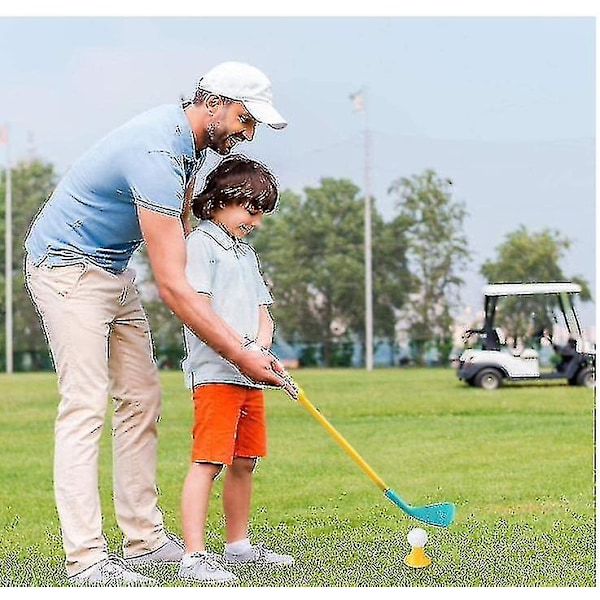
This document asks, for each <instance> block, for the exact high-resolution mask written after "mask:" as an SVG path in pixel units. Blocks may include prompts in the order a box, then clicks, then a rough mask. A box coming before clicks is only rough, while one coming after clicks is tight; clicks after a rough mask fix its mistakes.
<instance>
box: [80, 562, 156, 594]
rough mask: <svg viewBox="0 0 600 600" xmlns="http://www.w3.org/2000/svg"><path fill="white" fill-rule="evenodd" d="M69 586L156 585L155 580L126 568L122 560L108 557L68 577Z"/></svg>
mask: <svg viewBox="0 0 600 600" xmlns="http://www.w3.org/2000/svg"><path fill="white" fill-rule="evenodd" d="M69 583H70V584H71V585H100V586H110V587H114V586H121V585H158V582H157V581H156V580H155V579H152V578H150V577H146V576H144V575H141V574H140V573H136V572H135V571H132V570H130V569H128V568H127V565H126V564H125V562H124V561H123V559H122V558H119V557H118V556H109V557H108V558H106V559H104V560H101V561H100V562H99V563H96V564H95V565H92V566H91V567H88V568H87V569H85V571H81V573H77V575H73V576H72V577H69Z"/></svg>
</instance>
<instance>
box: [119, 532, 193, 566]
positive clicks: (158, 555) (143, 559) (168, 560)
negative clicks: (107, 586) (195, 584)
mask: <svg viewBox="0 0 600 600" xmlns="http://www.w3.org/2000/svg"><path fill="white" fill-rule="evenodd" d="M184 550H185V546H184V544H183V540H181V539H180V538H178V537H177V536H176V535H173V534H172V533H167V541H166V542H165V543H164V544H163V545H162V546H159V547H158V548H156V550H151V551H150V552H146V553H144V554H137V555H136V556H128V557H126V558H125V562H126V563H127V564H128V565H147V564H156V563H162V564H175V563H178V562H179V561H180V560H181V557H182V556H183V552H184Z"/></svg>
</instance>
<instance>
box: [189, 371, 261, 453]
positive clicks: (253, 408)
mask: <svg viewBox="0 0 600 600" xmlns="http://www.w3.org/2000/svg"><path fill="white" fill-rule="evenodd" d="M193 397H194V429H193V442H192V461H194V462H210V463H217V464H224V465H230V464H231V463H232V462H233V459H234V458H237V457H244V458H258V457H263V456H266V455H267V431H266V429H267V427H266V417H265V400H264V393H263V390H261V389H257V388H250V387H244V386H241V385H232V384H228V383H209V384H205V385H199V386H197V387H196V388H194V396H193Z"/></svg>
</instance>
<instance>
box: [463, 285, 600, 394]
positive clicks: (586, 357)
mask: <svg viewBox="0 0 600 600" xmlns="http://www.w3.org/2000/svg"><path fill="white" fill-rule="evenodd" d="M580 292H581V287H580V286H579V285H577V284H574V283H505V284H504V283H503V284H490V285H486V286H485V287H484V288H483V296H484V323H483V328H482V329H469V330H467V331H466V332H465V335H464V336H463V339H464V340H465V343H466V344H467V343H469V341H470V338H471V336H473V335H475V336H477V341H478V345H479V348H470V349H466V350H464V351H463V353H462V354H461V356H460V358H459V365H458V369H457V375H458V378H459V379H460V380H461V381H465V382H466V383H468V384H469V385H472V386H476V387H481V388H484V389H486V390H494V389H496V388H498V387H500V386H501V385H502V384H503V382H504V381H535V380H549V379H557V380H561V379H562V380H566V381H567V382H568V383H569V384H570V385H579V386H585V387H594V385H595V381H596V354H595V351H594V352H589V351H585V349H584V347H583V343H584V340H583V332H582V330H581V326H580V324H579V319H578V317H577V313H576V311H575V305H574V302H573V299H574V297H575V296H576V295H577V294H579V293H580ZM515 296H522V297H523V296H546V297H548V296H552V298H547V300H551V301H552V306H553V307H556V308H557V310H554V311H553V312H554V315H553V317H554V322H555V323H556V324H559V322H560V324H561V325H564V327H565V329H566V332H568V336H569V339H568V342H567V343H566V344H557V343H554V341H553V340H552V335H551V334H548V333H546V331H544V333H539V334H538V338H537V340H538V349H536V348H535V347H524V348H522V349H520V350H519V349H517V348H515V347H510V346H509V345H508V344H507V343H506V340H505V339H503V334H502V329H501V328H498V327H497V326H496V323H495V321H496V317H497V310H496V309H497V308H498V305H499V303H500V304H501V299H502V298H507V297H515ZM559 316H560V317H562V318H561V319H560V320H559ZM542 338H545V343H546V345H547V347H551V348H553V349H554V352H555V353H556V356H555V357H554V368H553V369H552V370H546V371H541V370H540V356H539V354H540V353H539V347H540V343H541V340H542ZM530 345H531V346H535V344H530Z"/></svg>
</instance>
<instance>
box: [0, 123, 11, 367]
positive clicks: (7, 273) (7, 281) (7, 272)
mask: <svg viewBox="0 0 600 600" xmlns="http://www.w3.org/2000/svg"><path fill="white" fill-rule="evenodd" d="M0 136H2V141H3V142H4V143H5V144H6V186H5V226H6V228H5V232H4V233H5V238H4V239H5V244H4V255H5V265H4V285H5V299H6V322H5V325H6V372H7V373H12V372H13V286H12V284H13V272H12V271H13V269H12V263H13V258H12V182H11V172H10V171H11V169H10V153H9V151H8V148H9V136H8V126H6V125H5V126H4V128H3V129H2V131H0Z"/></svg>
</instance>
